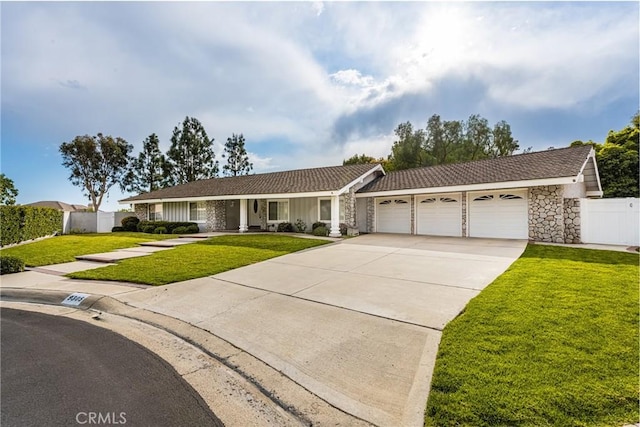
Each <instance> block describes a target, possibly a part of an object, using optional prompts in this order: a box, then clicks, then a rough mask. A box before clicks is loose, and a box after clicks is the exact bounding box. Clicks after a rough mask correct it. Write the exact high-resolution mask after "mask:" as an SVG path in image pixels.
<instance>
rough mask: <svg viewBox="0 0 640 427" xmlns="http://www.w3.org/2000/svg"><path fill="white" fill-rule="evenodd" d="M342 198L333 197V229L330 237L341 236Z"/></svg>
mask: <svg viewBox="0 0 640 427" xmlns="http://www.w3.org/2000/svg"><path fill="white" fill-rule="evenodd" d="M340 236H342V234H341V233H340V198H339V196H332V197H331V230H330V231H329V237H340Z"/></svg>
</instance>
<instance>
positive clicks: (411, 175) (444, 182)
mask: <svg viewBox="0 0 640 427" xmlns="http://www.w3.org/2000/svg"><path fill="white" fill-rule="evenodd" d="M590 150H591V147H590V146H580V147H569V148H559V149H554V150H547V151H539V152H535V153H527V154H517V155H514V156H507V157H499V158H497V159H487V160H477V161H473V162H466V163H457V164H450V165H439V166H428V167H424V168H416V169H406V170H401V171H395V172H388V173H387V175H385V176H383V177H381V178H379V179H377V180H375V181H373V182H371V183H369V184H367V185H366V186H364V187H363V188H361V189H360V190H359V191H358V193H373V192H381V191H395V190H406V189H413V188H416V189H418V188H435V187H451V186H458V185H469V184H484V183H494V182H509V181H526V180H532V179H545V178H561V177H573V176H577V175H578V173H579V172H580V168H581V167H582V165H583V164H584V162H585V161H586V160H587V156H588V154H589V152H590Z"/></svg>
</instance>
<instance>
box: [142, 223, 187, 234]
mask: <svg viewBox="0 0 640 427" xmlns="http://www.w3.org/2000/svg"><path fill="white" fill-rule="evenodd" d="M148 226H151V227H153V228H154V229H155V228H157V227H164V228H166V229H167V232H168V233H169V234H171V233H173V230H174V229H176V228H178V227H185V228H188V227H191V226H196V227H197V226H198V224H196V223H195V222H171V221H140V222H139V223H138V231H144V230H145V227H148ZM145 233H146V231H145Z"/></svg>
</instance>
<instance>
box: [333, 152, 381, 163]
mask: <svg viewBox="0 0 640 427" xmlns="http://www.w3.org/2000/svg"><path fill="white" fill-rule="evenodd" d="M380 160H381V159H380ZM370 163H380V162H379V161H378V160H376V159H375V158H374V157H371V156H367V155H366V154H364V153H363V154H360V155H358V154H354V155H353V156H351V157H349V158H348V159H346V160H343V161H342V165H343V166H346V165H368V164H370Z"/></svg>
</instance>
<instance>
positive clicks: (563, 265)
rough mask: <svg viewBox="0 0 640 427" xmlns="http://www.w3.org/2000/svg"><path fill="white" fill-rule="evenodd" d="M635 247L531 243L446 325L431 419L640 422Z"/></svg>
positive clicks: (438, 422) (460, 422) (448, 422)
mask: <svg viewBox="0 0 640 427" xmlns="http://www.w3.org/2000/svg"><path fill="white" fill-rule="evenodd" d="M638 298H639V295H638V255H637V254H631V253H621V252H610V251H597V250H588V249H574V248H564V247H556V246H544V245H529V246H528V247H527V249H526V250H525V252H524V254H523V255H522V257H521V258H520V259H518V260H517V261H516V262H515V263H514V264H513V265H512V266H511V267H510V268H509V269H508V270H507V271H506V272H505V273H504V274H503V275H502V276H500V277H499V278H498V279H496V280H495V281H494V282H493V283H492V284H491V285H489V286H488V287H487V288H486V289H485V290H484V291H482V292H481V293H480V294H479V295H478V296H477V297H476V298H474V299H473V300H472V301H471V302H470V303H469V304H468V305H467V307H466V309H465V311H464V313H462V314H461V315H460V316H459V317H458V318H456V319H455V320H453V321H452V322H451V323H450V324H449V325H447V327H446V328H445V329H444V332H443V335H442V341H441V343H440V348H439V351H438V357H437V360H436V366H435V371H434V376H433V381H432V385H431V393H430V397H429V401H428V404H427V412H426V418H425V425H428V426H454V425H455V426H622V425H623V424H626V423H629V424H631V423H637V422H638V417H639V413H638V412H639V411H638V393H639V388H638V372H639V368H640V366H639V354H638V353H639V352H638V338H639V337H638V320H639V316H638V311H639V310H638Z"/></svg>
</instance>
